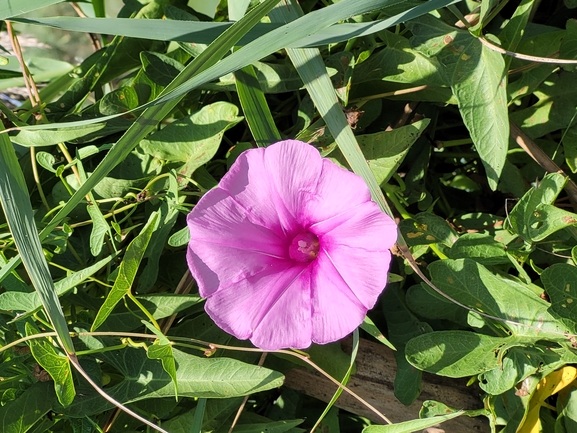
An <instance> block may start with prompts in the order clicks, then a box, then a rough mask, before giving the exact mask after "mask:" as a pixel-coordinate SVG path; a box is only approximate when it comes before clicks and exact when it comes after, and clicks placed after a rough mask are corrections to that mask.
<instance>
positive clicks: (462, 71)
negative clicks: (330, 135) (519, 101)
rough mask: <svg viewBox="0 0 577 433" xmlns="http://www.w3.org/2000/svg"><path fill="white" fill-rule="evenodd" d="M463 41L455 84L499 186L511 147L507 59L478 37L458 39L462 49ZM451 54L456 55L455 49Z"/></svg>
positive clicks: (475, 138) (471, 129)
mask: <svg viewBox="0 0 577 433" xmlns="http://www.w3.org/2000/svg"><path fill="white" fill-rule="evenodd" d="M461 43H464V44H465V48H464V50H463V51H462V53H460V54H459V55H457V56H458V58H459V60H458V61H457V63H456V65H455V67H454V70H453V71H452V77H451V78H452V80H451V88H452V89H453V93H454V95H455V96H456V98H457V100H458V104H459V111H460V112H461V116H462V117H463V122H464V123H465V126H466V127H467V129H468V130H469V132H470V133H471V138H472V139H473V143H475V148H476V149H477V152H479V156H480V157H481V160H482V161H483V165H484V166H485V171H486V172H487V178H488V181H489V186H490V187H491V189H492V190H496V189H497V183H498V181H499V178H500V177H501V172H502V171H503V167H504V165H505V158H506V156H507V151H508V149H509V122H508V110H507V93H506V87H507V79H506V71H505V62H504V60H503V57H502V55H501V54H499V53H497V52H495V51H493V50H491V49H489V48H487V47H486V46H485V45H483V44H481V42H479V41H478V40H476V39H472V40H470V41H468V43H466V42H465V41H462V42H461V41H457V40H456V41H455V46H458V47H459V48H458V49H459V50H460V49H461ZM449 55H450V56H456V54H455V53H451V54H449ZM445 58H446V57H443V58H442V59H441V62H443V60H445ZM481 89H482V90H481Z"/></svg>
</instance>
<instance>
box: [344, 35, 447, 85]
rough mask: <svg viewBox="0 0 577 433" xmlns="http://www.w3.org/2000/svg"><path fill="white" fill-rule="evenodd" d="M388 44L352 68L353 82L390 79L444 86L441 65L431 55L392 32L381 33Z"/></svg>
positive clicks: (444, 81)
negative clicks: (353, 70)
mask: <svg viewBox="0 0 577 433" xmlns="http://www.w3.org/2000/svg"><path fill="white" fill-rule="evenodd" d="M381 34H382V37H383V38H384V39H385V41H386V42H387V46H386V47H385V48H384V49H382V50H379V51H377V52H375V53H374V54H372V55H371V56H370V57H369V58H368V59H367V60H366V61H364V62H363V63H361V64H360V65H358V66H357V67H356V68H355V74H354V77H353V83H354V84H355V85H358V84H359V83H363V82H366V81H376V80H379V81H380V80H384V81H392V82H395V83H409V84H411V85H413V86H418V85H423V84H427V85H431V86H446V85H447V83H446V80H445V78H444V76H443V75H442V74H441V73H440V69H441V65H439V62H438V61H437V59H436V58H434V57H427V56H425V55H424V54H423V53H421V52H419V51H417V50H414V49H412V48H411V45H410V44H409V41H408V40H407V39H406V38H405V37H402V36H399V35H396V34H394V33H392V32H389V31H385V32H382V33H381Z"/></svg>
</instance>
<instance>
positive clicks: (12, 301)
mask: <svg viewBox="0 0 577 433" xmlns="http://www.w3.org/2000/svg"><path fill="white" fill-rule="evenodd" d="M113 258H114V256H108V257H106V258H104V259H102V260H100V261H98V262H96V263H95V264H93V265H91V266H88V267H86V268H84V269H82V270H80V271H78V272H74V273H73V274H72V275H68V276H67V277H65V278H63V279H62V280H60V281H57V282H56V283H54V290H55V291H56V295H58V296H62V295H64V294H65V293H67V292H69V291H70V290H72V289H73V288H74V287H76V286H78V285H80V284H81V283H82V282H83V281H85V280H86V279H87V278H88V277H91V276H92V275H94V274H95V273H96V272H98V271H99V270H100V269H102V268H103V267H104V266H106V265H107V264H108V263H110V261H111V260H112V259H113ZM41 306H42V302H41V300H40V296H39V295H38V293H37V292H29V293H28V292H16V291H6V292H4V293H0V310H5V311H19V312H24V314H22V315H21V316H19V318H23V317H25V316H27V315H28V314H31V313H33V312H34V311H36V310H37V309H38V308H40V307H41Z"/></svg>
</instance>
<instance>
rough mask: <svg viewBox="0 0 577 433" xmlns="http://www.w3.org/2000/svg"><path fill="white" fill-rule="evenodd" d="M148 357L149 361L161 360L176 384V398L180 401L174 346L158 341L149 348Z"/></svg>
mask: <svg viewBox="0 0 577 433" xmlns="http://www.w3.org/2000/svg"><path fill="white" fill-rule="evenodd" d="M146 356H148V358H149V359H160V361H161V362H162V368H163V369H164V371H166V372H167V373H168V374H169V376H170V377H171V379H172V382H173V383H174V397H175V398H176V399H177V400H178V382H177V381H176V363H175V361H174V353H173V351H172V344H171V343H170V342H168V343H166V342H163V341H161V340H156V341H155V342H154V344H153V345H152V346H148V349H147V351H146Z"/></svg>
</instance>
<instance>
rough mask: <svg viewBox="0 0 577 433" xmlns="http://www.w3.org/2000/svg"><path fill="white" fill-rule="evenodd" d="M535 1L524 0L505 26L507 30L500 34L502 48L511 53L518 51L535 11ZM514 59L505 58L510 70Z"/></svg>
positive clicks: (506, 65)
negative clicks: (533, 10)
mask: <svg viewBox="0 0 577 433" xmlns="http://www.w3.org/2000/svg"><path fill="white" fill-rule="evenodd" d="M534 3H535V0H522V1H521V3H520V4H519V6H517V9H515V12H514V13H513V16H512V17H511V19H510V20H509V21H508V22H507V24H506V25H505V28H504V29H503V30H502V31H501V33H499V40H500V41H501V46H502V47H503V48H505V49H507V50H509V51H516V50H517V47H518V45H519V42H521V38H522V37H523V34H524V33H525V27H526V26H527V22H528V21H529V15H530V14H531V10H532V9H533V5H534ZM511 61H512V57H509V56H507V57H506V58H505V67H506V68H507V69H508V68H509V65H510V64H511Z"/></svg>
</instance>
